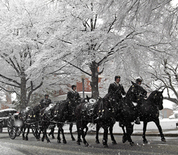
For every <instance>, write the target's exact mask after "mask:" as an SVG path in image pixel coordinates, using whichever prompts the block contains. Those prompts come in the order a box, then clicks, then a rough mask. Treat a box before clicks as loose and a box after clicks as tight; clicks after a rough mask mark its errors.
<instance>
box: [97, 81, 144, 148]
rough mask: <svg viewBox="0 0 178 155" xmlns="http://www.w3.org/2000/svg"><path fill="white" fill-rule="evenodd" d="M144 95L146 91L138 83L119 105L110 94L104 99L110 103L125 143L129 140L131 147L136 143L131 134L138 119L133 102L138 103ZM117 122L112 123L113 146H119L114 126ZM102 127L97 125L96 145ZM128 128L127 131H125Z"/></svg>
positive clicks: (110, 127)
mask: <svg viewBox="0 0 178 155" xmlns="http://www.w3.org/2000/svg"><path fill="white" fill-rule="evenodd" d="M142 94H145V90H144V89H143V88H142V87H141V86H139V85H137V84H136V83H134V82H132V87H130V89H129V90H128V91H127V94H126V97H125V98H122V99H120V101H119V102H118V103H117V102H116V100H115V98H110V94H107V95H106V96H105V97H104V98H106V101H107V102H110V104H111V109H112V112H113V117H114V118H115V120H116V121H118V122H119V124H120V126H121V127H122V130H123V133H124V135H123V142H125V141H126V140H128V141H129V142H130V145H133V144H134V142H133V141H132V139H131V134H132V132H133V123H132V122H134V120H135V119H136V108H135V107H134V106H133V104H132V101H136V100H137V99H138V97H139V96H140V95H142ZM114 124H115V122H114V121H113V123H110V126H109V131H110V135H111V140H112V143H113V144H117V143H116V141H115V138H114V136H113V126H114ZM100 127H101V126H100V125H98V124H97V126H96V143H99V139H98V132H99V129H100ZM125 128H126V131H125ZM106 147H107V145H106Z"/></svg>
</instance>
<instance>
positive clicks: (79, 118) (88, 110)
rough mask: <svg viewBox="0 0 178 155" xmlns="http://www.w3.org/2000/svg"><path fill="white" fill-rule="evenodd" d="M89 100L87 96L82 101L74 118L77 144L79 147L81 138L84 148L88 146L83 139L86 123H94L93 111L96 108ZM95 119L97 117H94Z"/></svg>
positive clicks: (86, 128)
mask: <svg viewBox="0 0 178 155" xmlns="http://www.w3.org/2000/svg"><path fill="white" fill-rule="evenodd" d="M89 100H90V98H89V97H88V96H87V98H86V99H83V100H82V101H81V103H80V104H79V105H78V106H77V107H76V110H75V117H76V126H77V134H78V137H77V144H78V145H80V142H81V141H82V140H81V136H82V139H83V143H84V144H85V146H88V145H89V144H88V142H87V141H86V139H85V136H86V134H87V131H88V126H87V125H88V123H94V115H93V110H94V107H95V106H97V104H96V103H91V104H90V102H89ZM95 117H97V115H95Z"/></svg>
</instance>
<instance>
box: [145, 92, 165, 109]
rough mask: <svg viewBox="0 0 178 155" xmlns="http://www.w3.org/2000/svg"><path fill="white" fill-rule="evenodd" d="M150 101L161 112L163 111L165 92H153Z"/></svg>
mask: <svg viewBox="0 0 178 155" xmlns="http://www.w3.org/2000/svg"><path fill="white" fill-rule="evenodd" d="M148 99H149V100H150V101H151V103H152V104H153V105H154V106H156V107H158V109H159V110H162V109H163V91H158V90H155V91H153V92H152V93H151V94H150V96H149V97H148Z"/></svg>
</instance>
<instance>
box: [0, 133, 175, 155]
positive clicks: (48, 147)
mask: <svg viewBox="0 0 178 155" xmlns="http://www.w3.org/2000/svg"><path fill="white" fill-rule="evenodd" d="M55 136H56V134H55ZM75 137H76V135H75ZM115 138H116V141H117V143H118V144H116V145H112V143H111V141H110V137H109V139H108V145H109V148H103V145H102V144H96V143H95V135H87V137H86V139H87V141H88V142H89V144H90V145H89V147H85V146H84V145H83V144H81V145H77V143H76V142H75V141H71V139H70V135H69V134H66V139H67V144H63V143H61V144H58V143H57V140H56V139H52V140H51V143H46V142H41V141H37V140H36V139H35V138H34V137H33V136H32V134H30V135H29V141H23V140H22V138H21V137H16V139H15V140H11V139H10V138H9V137H8V135H7V133H1V134H0V154H1V155H49V154H50V155H84V154H85V155H105V154H109V155H177V154H178V148H177V146H178V137H166V140H167V142H166V143H163V142H161V141H160V137H157V136H155V137H152V136H149V137H148V141H149V144H147V145H144V144H143V143H142V138H141V136H133V137H132V139H133V141H134V142H135V145H134V146H130V145H129V144H128V143H125V144H123V143H122V137H121V136H118V135H115ZM100 141H102V136H101V135H100Z"/></svg>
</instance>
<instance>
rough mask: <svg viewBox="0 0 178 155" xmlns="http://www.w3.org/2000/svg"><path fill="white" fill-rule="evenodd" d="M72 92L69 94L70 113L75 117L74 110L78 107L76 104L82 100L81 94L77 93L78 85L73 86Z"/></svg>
mask: <svg viewBox="0 0 178 155" xmlns="http://www.w3.org/2000/svg"><path fill="white" fill-rule="evenodd" d="M71 88H72V90H71V91H69V92H68V93H67V101H68V102H69V104H68V112H69V114H71V113H72V115H74V109H75V107H76V104H78V103H79V101H80V100H81V98H80V95H79V93H78V92H77V91H76V88H77V87H76V85H72V87H71Z"/></svg>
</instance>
